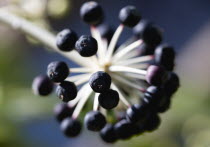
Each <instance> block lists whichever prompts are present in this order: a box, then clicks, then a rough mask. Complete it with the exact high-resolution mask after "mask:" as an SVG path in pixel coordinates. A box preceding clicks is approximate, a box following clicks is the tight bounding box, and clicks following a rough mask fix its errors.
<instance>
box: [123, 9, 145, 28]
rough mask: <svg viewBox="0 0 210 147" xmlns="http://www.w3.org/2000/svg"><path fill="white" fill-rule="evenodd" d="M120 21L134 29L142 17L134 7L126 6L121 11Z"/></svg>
mask: <svg viewBox="0 0 210 147" xmlns="http://www.w3.org/2000/svg"><path fill="white" fill-rule="evenodd" d="M119 20H120V21H121V23H122V24H124V25H125V26H128V27H134V26H135V25H136V24H137V23H138V22H139V21H140V20H141V15H140V13H139V12H138V11H137V9H136V7H134V6H126V7H124V8H122V9H121V10H120V13H119Z"/></svg>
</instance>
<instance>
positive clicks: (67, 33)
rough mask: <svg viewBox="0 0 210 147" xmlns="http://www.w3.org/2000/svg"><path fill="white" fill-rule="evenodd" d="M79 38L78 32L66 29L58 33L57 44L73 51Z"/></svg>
mask: <svg viewBox="0 0 210 147" xmlns="http://www.w3.org/2000/svg"><path fill="white" fill-rule="evenodd" d="M77 39H78V37H77V34H76V33H75V32H74V31H72V30H70V29H65V30H63V31H61V32H60V33H58V35H57V37H56V45H57V47H58V48H59V49H60V50H62V51H71V50H73V49H74V47H75V43H76V41H77Z"/></svg>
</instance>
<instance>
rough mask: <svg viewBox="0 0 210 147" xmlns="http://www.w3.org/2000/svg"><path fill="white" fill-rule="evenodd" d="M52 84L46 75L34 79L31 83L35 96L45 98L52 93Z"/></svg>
mask: <svg viewBox="0 0 210 147" xmlns="http://www.w3.org/2000/svg"><path fill="white" fill-rule="evenodd" d="M53 87H54V85H53V82H52V81H51V80H50V79H49V78H48V76H47V75H39V76H37V77H35V79H34V81H33V83H32V89H33V92H34V93H35V94H37V95H41V96H46V95H49V94H50V93H51V92H52V91H53Z"/></svg>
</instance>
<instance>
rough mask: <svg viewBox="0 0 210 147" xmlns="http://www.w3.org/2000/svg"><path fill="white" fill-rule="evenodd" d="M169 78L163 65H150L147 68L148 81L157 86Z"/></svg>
mask: <svg viewBox="0 0 210 147" xmlns="http://www.w3.org/2000/svg"><path fill="white" fill-rule="evenodd" d="M166 79H167V72H166V71H165V69H164V68H163V67H161V66H156V65H150V66H149V68H148V69H147V74H146V81H147V82H148V83H149V84H151V85H155V86H160V85H161V84H163V83H164V82H165V81H166Z"/></svg>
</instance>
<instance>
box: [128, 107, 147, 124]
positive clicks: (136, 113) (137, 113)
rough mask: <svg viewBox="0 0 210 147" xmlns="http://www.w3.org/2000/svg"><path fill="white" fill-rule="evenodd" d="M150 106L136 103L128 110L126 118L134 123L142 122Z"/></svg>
mask: <svg viewBox="0 0 210 147" xmlns="http://www.w3.org/2000/svg"><path fill="white" fill-rule="evenodd" d="M147 112H149V107H147V105H143V104H134V105H132V106H131V107H129V108H128V109H127V111H126V119H127V120H128V121H130V122H132V123H135V122H137V121H138V122H142V121H144V120H145V119H146V118H147V114H148V113H147Z"/></svg>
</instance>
